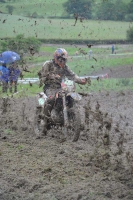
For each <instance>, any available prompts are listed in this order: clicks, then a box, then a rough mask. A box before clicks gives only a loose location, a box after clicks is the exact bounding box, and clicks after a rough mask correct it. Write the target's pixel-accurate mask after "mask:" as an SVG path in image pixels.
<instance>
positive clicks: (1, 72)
mask: <svg viewBox="0 0 133 200" xmlns="http://www.w3.org/2000/svg"><path fill="white" fill-rule="evenodd" d="M8 78H9V69H8V68H7V66H6V63H5V62H3V63H2V66H1V67H0V80H1V81H2V92H3V93H5V92H6V93H7V89H8V80H9V79H8Z"/></svg>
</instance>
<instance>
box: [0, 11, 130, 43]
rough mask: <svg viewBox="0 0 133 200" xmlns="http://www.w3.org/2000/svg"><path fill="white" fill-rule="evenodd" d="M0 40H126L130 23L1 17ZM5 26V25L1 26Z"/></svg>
mask: <svg viewBox="0 0 133 200" xmlns="http://www.w3.org/2000/svg"><path fill="white" fill-rule="evenodd" d="M0 19H1V21H0V27H1V31H0V38H6V37H15V36H16V35H18V34H24V35H25V37H30V36H33V37H37V38H38V39H45V40H51V39H52V40H59V41H60V43H63V40H65V41H67V40H68V41H70V40H71V41H75V40H78V41H83V40H86V41H87V40H88V41H93V40H95V41H102V40H107V41H110V40H126V31H127V30H128V29H129V26H130V23H129V22H115V21H93V20H85V21H84V22H83V23H81V22H79V21H78V23H77V24H76V26H73V25H74V19H33V18H32V19H30V18H26V17H20V16H16V15H6V14H0ZM3 22H4V23H3Z"/></svg>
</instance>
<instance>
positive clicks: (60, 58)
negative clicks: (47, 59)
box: [54, 48, 68, 67]
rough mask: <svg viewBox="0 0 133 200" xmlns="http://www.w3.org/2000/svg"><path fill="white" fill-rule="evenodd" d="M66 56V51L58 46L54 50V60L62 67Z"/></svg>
mask: <svg viewBox="0 0 133 200" xmlns="http://www.w3.org/2000/svg"><path fill="white" fill-rule="evenodd" d="M67 58H68V53H67V51H66V50H65V49H63V48H59V49H56V51H55V52H54V61H55V63H56V64H58V65H59V66H60V67H64V66H65V64H66V62H67Z"/></svg>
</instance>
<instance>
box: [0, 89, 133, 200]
mask: <svg viewBox="0 0 133 200" xmlns="http://www.w3.org/2000/svg"><path fill="white" fill-rule="evenodd" d="M132 102H133V92H132V91H126V92H110V93H109V92H101V93H91V94H89V95H88V96H84V97H83V99H82V101H81V104H80V105H82V106H83V107H84V109H85V126H84V130H81V136H80V138H79V140H78V142H72V141H70V140H66V141H63V140H60V137H58V135H61V134H62V133H61V130H60V129H54V130H50V131H49V133H48V134H47V135H46V136H42V137H41V138H40V139H36V135H35V134H34V131H33V125H34V114H35V107H36V98H35V97H29V98H27V97H26V98H19V99H17V98H7V99H2V98H1V99H0V163H1V164H0V199H1V200H14V199H19V200H22V199H24V200H63V199H64V200H107V199H115V200H119V199H124V200H130V199H131V200H132V199H133V123H132V122H133V106H132V105H133V103H132ZM81 115H82V113H81Z"/></svg>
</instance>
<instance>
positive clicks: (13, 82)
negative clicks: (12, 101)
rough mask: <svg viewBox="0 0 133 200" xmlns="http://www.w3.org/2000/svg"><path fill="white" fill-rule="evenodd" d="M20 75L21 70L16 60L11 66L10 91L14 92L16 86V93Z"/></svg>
mask: <svg viewBox="0 0 133 200" xmlns="http://www.w3.org/2000/svg"><path fill="white" fill-rule="evenodd" d="M19 75H20V70H19V67H18V65H17V63H16V62H13V63H11V65H10V66H9V91H10V92H11V93H12V88H13V87H14V93H16V92H17V82H18V77H19Z"/></svg>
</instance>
